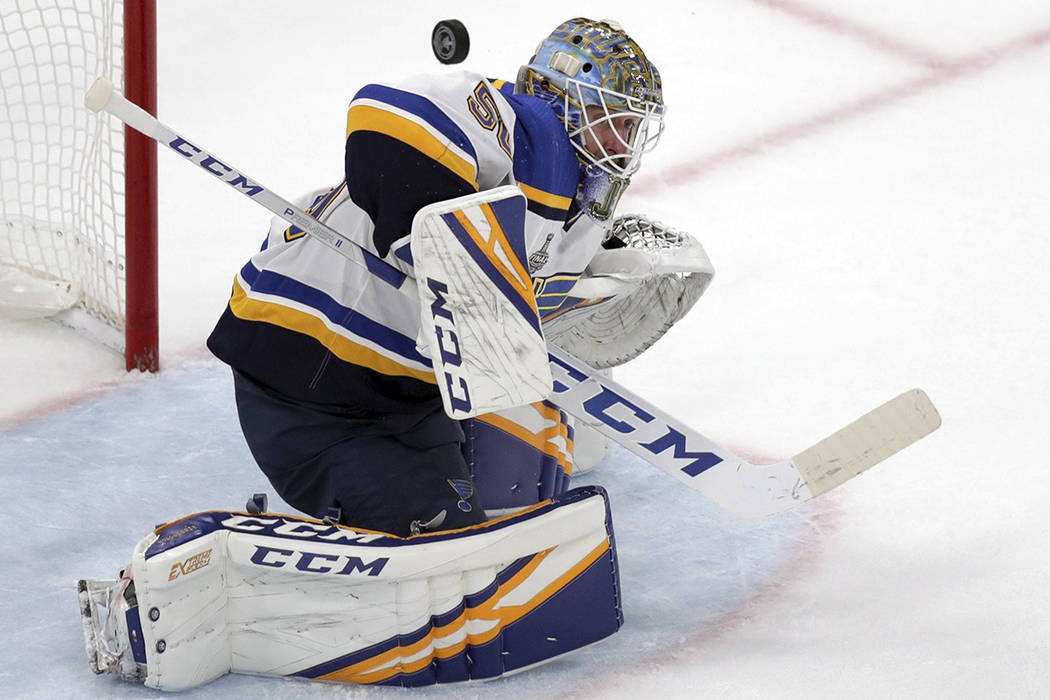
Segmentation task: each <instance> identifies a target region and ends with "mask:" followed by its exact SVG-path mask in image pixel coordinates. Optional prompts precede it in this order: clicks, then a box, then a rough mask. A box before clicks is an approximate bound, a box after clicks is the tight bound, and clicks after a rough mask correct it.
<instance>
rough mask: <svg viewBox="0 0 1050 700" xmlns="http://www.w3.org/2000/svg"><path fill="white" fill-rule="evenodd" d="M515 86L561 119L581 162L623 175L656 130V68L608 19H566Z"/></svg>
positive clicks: (659, 105)
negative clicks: (536, 99)
mask: <svg viewBox="0 0 1050 700" xmlns="http://www.w3.org/2000/svg"><path fill="white" fill-rule="evenodd" d="M517 91H518V92H522V93H528V94H530V95H535V96H536V97H539V98H540V99H542V100H544V101H545V102H547V103H548V104H550V105H551V107H552V108H553V109H554V111H555V112H556V113H557V114H558V116H559V117H560V118H561V120H562V122H563V123H564V124H565V129H566V130H567V131H568V134H569V139H570V140H571V141H572V144H573V147H574V148H575V149H576V152H577V155H578V156H579V158H580V160H581V162H583V164H584V165H585V166H590V167H591V168H593V167H596V168H599V169H600V170H602V171H604V172H605V173H606V174H608V175H610V176H613V177H614V178H622V179H623V180H626V179H627V178H630V176H631V175H632V174H633V173H634V172H636V171H637V170H638V167H639V166H640V165H641V157H642V154H644V153H646V152H647V151H650V150H652V149H653V148H654V147H655V146H656V142H657V141H658V139H659V138H660V134H661V132H662V131H663V116H664V105H663V91H662V88H661V83H660V73H659V72H658V71H657V70H656V66H654V65H653V64H652V63H650V62H649V60H648V59H647V58H646V57H645V54H644V53H643V52H642V50H641V48H640V47H639V46H638V44H637V43H635V41H634V40H633V39H631V38H630V37H629V36H627V34H625V33H624V31H623V29H622V28H621V27H620V26H619V25H618V24H617V23H615V22H612V21H610V20H601V21H594V20H589V19H584V18H577V19H571V20H569V21H567V22H564V23H563V24H561V25H560V26H559V27H558V28H557V29H555V30H554V32H552V33H551V35H550V36H549V37H547V38H546V39H544V40H543V41H542V42H541V43H540V45H539V46H538V47H537V49H536V55H535V56H533V57H532V59H531V60H530V61H529V63H528V64H527V65H524V66H522V67H521V70H520V71H519V72H518V81H517Z"/></svg>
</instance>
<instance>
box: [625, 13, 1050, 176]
mask: <svg viewBox="0 0 1050 700" xmlns="http://www.w3.org/2000/svg"><path fill="white" fill-rule="evenodd" d="M755 1H756V2H759V1H761V2H764V1H767V0H755ZM769 1H772V0H769ZM1048 43H1050V27H1046V28H1043V29H1040V30H1037V31H1034V32H1031V33H1029V34H1025V35H1023V36H1020V37H1017V38H1015V39H1013V40H1011V41H1009V42H1006V43H1005V44H1001V45H999V46H997V47H991V48H987V49H983V50H980V51H977V52H975V53H973V54H970V55H968V56H964V57H962V58H959V59H956V60H952V61H947V62H945V63H944V64H943V65H942V66H941V68H939V69H938V70H936V71H932V72H930V73H927V74H924V75H922V76H919V77H917V78H913V79H911V80H908V81H906V82H904V83H901V84H899V85H895V86H892V87H888V88H884V89H881V90H877V91H875V92H873V93H870V94H868V95H865V96H863V97H860V98H858V99H856V100H853V101H852V102H847V103H846V104H844V105H842V106H839V107H835V108H834V109H830V110H827V111H824V112H819V113H817V114H814V115H812V116H810V117H806V118H804V119H801V120H799V121H796V122H791V123H788V124H785V125H784V126H780V127H777V128H774V129H771V130H769V131H766V132H764V133H760V134H758V135H756V136H754V137H752V138H750V139H748V140H746V141H743V142H741V143H738V144H736V145H733V146H729V147H727V148H724V149H722V150H719V151H715V152H713V153H709V154H707V155H701V156H700V157H698V158H694V159H692V160H690V161H687V162H684V163H681V164H679V165H676V166H671V167H669V168H666V169H664V170H663V171H661V172H659V173H656V174H655V177H653V178H649V179H646V180H643V181H642V182H639V183H637V184H636V185H635V186H634V187H633V188H632V194H651V193H654V192H657V191H662V190H666V189H667V188H669V187H677V186H681V185H686V184H691V183H692V182H694V181H696V180H699V179H701V178H703V177H705V176H707V175H710V174H711V173H712V172H714V171H716V170H718V169H720V168H723V167H725V166H727V165H735V164H736V163H737V162H739V161H742V160H745V159H747V158H751V157H755V156H759V155H762V154H765V153H766V152H767V151H769V150H770V149H773V148H776V147H778V146H784V145H787V144H790V143H794V142H796V141H800V140H803V139H806V138H810V137H812V136H815V135H817V134H819V133H821V132H824V131H828V130H830V129H832V128H833V127H837V126H840V125H842V124H844V123H846V122H848V121H851V120H853V119H859V118H861V117H864V116H867V115H869V114H873V113H874V112H877V111H879V110H880V109H885V108H887V107H891V106H893V105H895V104H897V103H899V102H902V101H903V100H905V99H908V98H911V97H916V96H918V95H922V94H924V93H927V92H930V91H931V90H933V89H935V88H938V87H941V86H942V85H945V84H947V83H951V82H954V81H956V80H960V79H962V78H966V77H970V76H973V75H975V74H978V73H980V72H982V71H984V70H987V69H989V68H992V67H994V66H996V65H998V64H999V63H1000V62H1002V61H1003V60H1006V59H1009V58H1013V57H1015V56H1017V55H1021V54H1024V53H1027V52H1028V51H1031V50H1034V49H1038V48H1041V47H1043V46H1044V45H1046V44H1048Z"/></svg>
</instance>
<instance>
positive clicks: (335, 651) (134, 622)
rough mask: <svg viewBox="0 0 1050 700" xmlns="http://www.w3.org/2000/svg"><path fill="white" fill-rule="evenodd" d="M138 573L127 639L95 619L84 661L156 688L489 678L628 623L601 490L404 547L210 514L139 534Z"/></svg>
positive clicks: (327, 529)
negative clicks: (259, 680)
mask: <svg viewBox="0 0 1050 700" xmlns="http://www.w3.org/2000/svg"><path fill="white" fill-rule="evenodd" d="M128 571H130V573H131V578H132V582H133V586H134V591H133V595H128V594H127V593H126V592H125V591H124V589H125V588H127V587H128V585H127V583H126V582H125V583H124V584H123V586H122V585H121V583H120V582H108V584H109V586H110V588H109V590H110V592H111V595H112V596H113V599H114V602H111V603H110V605H109V607H110V613H112V615H111V617H112V616H113V615H115V616H117V617H118V619H120V620H121V621H123V620H126V621H127V624H126V625H120V627H121V628H122V629H121V630H120V632H121V634H122V638H121V639H116V640H114V639H108V640H107V639H105V638H104V635H103V633H102V631H101V630H102V629H103V628H105V629H109V630H113V629H115V626H114V625H112V624H103V623H100V622H99V620H100V619H101V618H102V617H103V615H101V614H96V615H94V616H92V615H90V614H88V613H85V632H86V634H87V639H88V641H89V649H88V651H89V655H92V658H93V663H95V662H96V661H97V660H98V653H99V650H106V649H108V650H112V649H113V648H118V649H121V650H122V651H123V652H124V653H125V654H133V656H134V659H135V661H136V662H137V669H138V675H139V676H140V677H141V676H144V681H145V684H146V685H148V686H151V687H154V688H159V689H162V690H182V689H186V688H192V687H195V686H198V685H201V684H203V683H207V682H209V681H212V680H214V679H216V678H219V677H220V676H222V675H224V674H226V673H228V672H234V673H248V674H261V675H267V676H292V677H299V678H307V679H313V680H324V681H344V682H351V683H369V684H384V685H400V686H419V685H430V684H434V683H449V682H458V681H467V680H473V679H482V678H494V677H498V676H500V675H502V674H506V673H509V672H512V671H519V670H522V669H524V668H527V667H529V666H532V665H535V664H538V663H542V662H546V661H549V660H551V659H553V658H555V657H557V656H560V655H562V654H565V653H567V652H570V651H572V650H574V649H578V648H580V647H582V646H585V645H588V644H591V643H593V642H596V641H598V640H600V639H603V638H605V637H607V636H609V635H611V634H613V633H614V632H615V631H616V630H617V629H619V627H620V625H621V624H622V621H623V618H622V614H621V609H620V596H619V581H618V572H617V562H616V554H615V548H614V544H613V536H612V525H611V521H610V518H609V508H608V500H607V497H606V494H605V492H604V491H603V490H602V489H601V488H600V487H595V486H591V487H584V488H580V489H574V490H572V491H570V492H568V493H566V494H565V495H564V496H563V497H562V498H560V499H558V500H555V501H546V502H544V503H540V504H538V505H536V506H534V507H533V508H530V509H528V510H526V511H523V512H520V513H518V514H515V515H510V516H506V517H503V518H499V519H496V520H492V521H489V522H487V523H484V524H483V525H480V526H477V527H473V528H467V529H463V530H458V531H449V532H441V533H432V534H426V535H419V536H415V537H410V538H398V537H391V536H389V535H385V534H382V533H372V532H366V531H360V530H352V529H349V528H346V527H343V526H336V525H328V524H325V523H324V522H319V521H316V520H308V519H303V518H296V517H289V516H281V515H273V514H261V515H250V514H247V513H234V512H222V511H216V512H206V513H200V514H197V515H192V516H189V517H187V518H184V519H182V520H180V521H177V522H174V523H171V524H169V525H167V526H165V527H163V528H162V529H159V530H157V531H156V532H155V533H153V534H151V535H149V536H148V537H146V538H144V539H143V540H142V541H141V542H140V543H139V544H138V546H137V547H136V548H135V552H134V555H133V559H132V563H131V565H130V567H129V569H128ZM89 583H90V584H96V586H97V584H98V583H99V582H82V583H81V590H82V597H83V590H84V589H85V586H86V584H89ZM129 600H131V601H136V602H137V606H134V607H131V604H129V603H128V602H127V601H129ZM122 609H123V612H124V614H123V615H121V611H122ZM92 620H94V622H92ZM93 640H94V644H92V641H93ZM129 640H130V641H129ZM92 647H93V648H92ZM111 661H112V660H111ZM143 665H144V666H145V669H144V671H145V673H144V674H143V673H142V671H143V668H142V666H143ZM124 666H125V669H126V668H127V666H128V664H127V663H125V664H124ZM119 667H120V664H119V663H111V664H109V668H107V667H106V664H104V663H103V664H96V665H95V670H96V672H99V673H101V672H103V671H104V670H112V671H113V672H119V671H118V669H119ZM135 667H136V666H134V665H133V666H132V668H135ZM124 675H125V677H135V674H127V673H125V674H124Z"/></svg>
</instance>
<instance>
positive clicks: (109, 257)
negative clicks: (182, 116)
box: [0, 0, 159, 371]
mask: <svg viewBox="0 0 1050 700" xmlns="http://www.w3.org/2000/svg"><path fill="white" fill-rule="evenodd" d="M0 31H2V37H0V91H2V95H0V317H7V318H12V317H13V318H19V317H29V316H47V315H56V316H57V318H59V319H60V320H62V321H63V322H66V323H68V324H69V325H72V326H74V327H76V328H78V329H80V330H83V331H85V332H86V333H87V334H88V335H90V336H92V337H94V338H96V339H98V340H100V341H102V342H105V343H106V344H107V345H110V346H114V347H117V348H120V349H122V350H123V352H124V356H125V364H126V367H127V369H128V370H132V369H139V370H143V371H147V370H148V371H156V370H157V369H158V368H159V357H158V317H157V151H156V143H155V142H154V141H153V140H152V139H150V138H148V137H145V136H143V135H141V134H139V133H138V132H136V131H134V130H133V129H131V128H130V127H124V126H123V125H121V124H120V123H119V122H117V121H116V120H112V119H100V118H99V117H98V115H96V114H93V113H91V112H90V111H89V110H88V109H86V108H85V107H84V105H83V100H84V93H85V92H86V91H87V89H88V87H90V85H91V83H92V82H93V81H94V79H95V78H96V77H97V76H99V75H104V76H107V77H109V78H110V79H111V80H113V82H114V83H115V84H116V85H121V84H123V86H124V93H125V94H126V95H127V96H128V98H129V99H131V100H134V101H135V102H136V103H137V104H139V105H140V106H142V108H143V109H145V110H146V111H148V112H150V113H151V114H156V102H157V88H156V65H157V62H156V0H14V2H11V1H10V0H8V1H5V2H4V3H3V4H2V5H0Z"/></svg>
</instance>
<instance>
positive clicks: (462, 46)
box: [430, 19, 470, 63]
mask: <svg viewBox="0 0 1050 700" xmlns="http://www.w3.org/2000/svg"><path fill="white" fill-rule="evenodd" d="M430 47H431V48H432V49H434V56H436V57H437V60H439V61H441V62H442V63H460V62H462V61H463V59H464V58H466V57H467V53H468V52H469V51H470V35H469V34H467V28H466V27H465V26H464V25H463V23H462V22H460V21H459V20H458V19H443V20H441V21H440V22H438V23H437V24H435V25H434V31H433V32H431V34H430Z"/></svg>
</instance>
